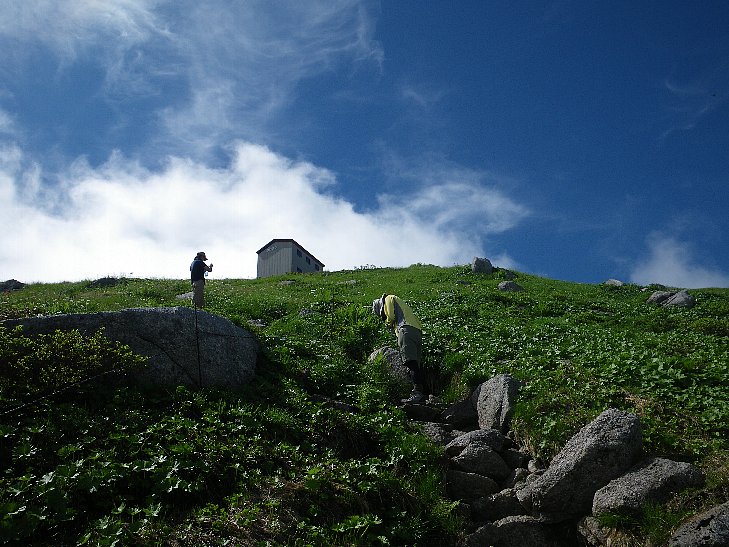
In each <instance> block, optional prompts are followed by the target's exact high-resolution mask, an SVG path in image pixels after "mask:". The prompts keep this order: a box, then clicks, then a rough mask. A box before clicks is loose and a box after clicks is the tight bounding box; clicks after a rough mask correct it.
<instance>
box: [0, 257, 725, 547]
mask: <svg viewBox="0 0 729 547" xmlns="http://www.w3.org/2000/svg"><path fill="white" fill-rule="evenodd" d="M286 280H292V281H294V283H291V284H285V283H282V281H286ZM502 280H503V275H502V274H501V272H498V271H497V272H496V273H495V274H493V275H490V276H483V275H475V274H472V273H471V272H470V267H460V266H457V267H451V268H439V267H434V266H427V265H413V266H411V267H409V268H402V269H393V268H380V269H363V270H357V271H349V272H334V273H322V274H312V275H297V276H282V277H278V278H268V279H258V280H233V279H229V280H215V279H213V280H211V281H210V282H209V283H208V286H207V292H206V297H207V304H208V305H207V309H208V311H210V312H212V313H217V314H220V315H222V316H225V317H228V318H229V319H231V320H232V321H233V322H235V323H236V324H238V325H240V326H242V327H244V328H250V329H251V330H253V332H255V334H256V336H257V337H259V339H260V340H261V342H262V345H263V347H264V356H263V360H262V363H261V364H260V366H259V370H258V374H257V377H256V379H255V381H254V382H253V383H251V385H250V386H248V387H247V388H246V389H244V390H242V391H241V392H236V393H225V392H216V391H210V390H205V391H202V392H192V391H189V390H186V389H183V388H180V389H178V390H171V391H169V392H164V391H157V392H151V393H150V392H142V391H139V390H136V389H132V388H123V389H119V390H117V391H116V392H112V393H104V392H103V390H99V389H93V388H91V387H90V386H85V385H81V386H78V387H76V388H74V389H72V390H66V391H64V392H63V393H62V394H60V395H58V396H55V397H50V398H48V399H43V400H42V401H40V402H38V403H36V404H34V405H31V406H30V407H26V408H25V409H24V411H23V412H22V413H13V412H10V413H7V410H8V409H10V408H12V407H13V406H14V404H15V403H17V402H18V401H26V400H27V399H28V398H29V396H30V395H31V394H32V393H35V391H34V390H38V391H39V392H44V393H45V391H47V389H48V387H49V386H53V385H54V384H53V382H52V381H51V379H49V374H48V373H44V375H43V376H42V377H43V378H44V382H46V384H44V385H31V384H32V382H30V383H29V382H28V381H27V378H26V380H25V381H24V383H23V382H19V381H18V378H19V377H20V375H19V374H18V373H17V370H18V369H17V366H16V367H15V368H12V367H10V368H9V365H8V363H10V362H11V361H12V360H13V359H15V361H13V362H15V363H16V365H17V361H18V360H17V359H16V358H15V357H12V356H10V351H9V350H8V348H11V347H14V348H16V350H15V351H16V354H17V348H18V347H19V346H23V344H26V345H27V344H30V345H31V346H33V344H36V346H37V345H38V344H39V342H38V341H35V342H28V341H27V340H26V341H23V340H22V339H19V338H16V339H13V340H12V341H8V339H7V337H8V336H10V334H9V333H8V332H7V331H6V332H5V333H4V336H5V337H6V338H5V339H3V340H4V342H3V345H4V348H5V349H3V348H0V358H2V359H3V361H0V365H3V368H2V371H0V372H1V373H2V377H0V387H2V389H3V391H2V393H1V394H0V395H1V396H2V399H0V404H1V405H2V406H0V413H1V414H0V469H2V470H3V471H0V515H3V516H0V519H1V520H0V538H2V539H3V540H5V541H8V542H10V543H12V542H17V543H18V544H33V543H36V544H42V543H47V542H48V541H49V540H52V541H53V542H55V543H59V544H73V543H84V542H85V543H87V544H94V545H99V544H107V545H111V544H114V542H115V541H116V542H117V544H119V545H127V544H145V545H154V544H160V545H161V544H183V543H185V544H202V543H209V544H218V543H221V544H222V541H223V539H224V538H226V539H228V540H230V541H232V544H239V545H250V544H260V545H265V544H270V545H277V544H280V545H284V544H285V545H334V544H336V545H342V544H346V545H402V544H407V545H427V544H433V543H434V542H437V543H442V544H444V545H453V544H455V543H456V542H457V541H458V539H459V537H460V535H461V533H462V523H461V521H460V519H459V517H458V511H457V510H456V509H455V505H454V504H453V503H452V502H450V501H449V500H448V499H446V497H445V494H444V485H443V483H442V473H443V463H442V460H441V458H440V450H439V449H438V447H435V446H433V445H431V444H430V443H428V442H427V441H426V440H425V439H424V438H423V437H422V436H421V435H419V434H418V433H416V431H415V430H414V428H413V426H412V424H410V423H409V422H408V421H407V419H406V418H405V416H404V415H403V414H402V412H401V411H399V410H398V409H397V408H396V407H395V406H394V405H393V401H394V400H396V399H397V398H398V397H400V396H401V395H404V394H403V393H402V392H401V391H400V390H402V387H401V386H399V385H398V384H396V383H393V382H391V381H390V380H389V379H388V377H387V376H385V375H383V374H382V371H381V369H380V368H379V366H378V365H376V364H368V363H367V356H368V355H369V353H370V352H371V351H372V350H373V349H375V348H377V347H379V346H382V345H387V344H390V345H391V344H393V343H394V337H393V335H392V333H390V332H387V331H386V330H384V328H383V326H382V325H381V323H379V322H378V321H377V320H376V319H375V318H374V317H373V316H372V315H371V313H370V306H371V302H372V299H373V298H376V297H377V296H379V295H380V294H382V293H383V292H390V293H396V294H398V295H399V296H401V297H403V298H404V299H405V300H406V301H407V302H409V303H410V304H411V306H412V307H413V309H414V311H415V312H416V314H418V315H419V316H420V318H421V320H422V322H423V324H424V328H425V335H424V344H425V353H426V362H425V364H426V366H427V367H428V368H429V370H430V371H431V374H432V377H433V378H434V382H435V384H436V388H437V390H438V392H439V394H440V396H441V398H442V399H443V400H444V401H445V402H452V401H456V400H458V399H460V398H461V397H464V396H465V395H466V394H467V393H468V392H469V390H470V389H471V388H472V387H474V386H475V385H477V384H478V383H479V382H482V381H484V380H486V379H488V378H490V377H491V376H493V375H494V374H498V373H502V372H507V373H509V374H511V375H513V376H515V377H516V378H519V379H520V380H522V381H523V382H524V387H523V388H522V391H521V393H520V399H519V401H518V404H517V407H516V413H515V417H514V421H513V429H514V431H515V434H516V437H517V438H518V439H519V441H520V442H522V443H523V444H524V445H525V446H527V447H529V449H530V450H531V451H532V453H533V455H534V456H535V457H537V458H539V459H541V460H543V461H544V462H548V461H549V459H550V458H551V457H552V456H553V455H554V454H555V453H556V452H557V451H558V450H559V449H560V448H561V447H562V446H563V445H564V443H565V442H566V441H567V440H568V439H569V438H570V437H571V436H572V435H573V434H574V433H575V432H576V431H577V430H578V429H579V428H580V427H582V426H583V425H585V424H586V423H588V422H589V421H590V420H592V419H593V418H594V417H595V416H597V415H598V414H599V413H600V412H601V411H602V410H604V409H606V408H609V407H617V408H621V409H624V410H627V411H630V412H635V413H636V414H638V415H639V416H640V418H641V420H642V423H643V437H644V445H645V448H646V452H647V453H649V454H655V455H664V456H669V457H674V458H677V459H683V460H689V461H693V462H695V463H696V464H697V465H699V466H701V467H702V468H704V469H705V470H706V471H707V474H708V476H709V480H708V481H707V486H706V488H705V489H704V490H703V491H702V492H687V493H684V494H683V495H681V496H678V497H676V498H674V499H673V500H671V501H670V502H669V503H667V504H666V505H665V506H660V507H652V508H650V511H649V512H647V514H646V515H645V516H644V517H643V518H642V520H641V519H638V520H635V521H631V522H622V521H621V522H619V523H618V524H619V525H620V526H622V527H623V528H625V529H626V530H629V533H630V534H631V537H635V538H636V542H637V543H636V544H641V543H645V542H647V541H648V540H650V541H652V542H653V543H654V544H660V542H661V541H665V540H666V538H667V535H666V532H667V531H668V532H670V530H669V528H671V527H672V526H674V525H675V523H676V522H677V521H678V519H680V518H681V517H683V516H684V515H686V514H690V513H693V512H696V511H699V510H701V509H703V508H706V507H708V506H709V505H710V504H711V503H717V502H720V501H724V500H725V499H726V495H727V491H729V441H728V439H729V426H728V425H727V424H729V290H724V289H704V290H692V291H690V292H691V293H692V294H693V295H694V296H695V297H696V299H697V306H696V307H695V308H693V309H691V310H686V309H675V310H667V309H662V308H656V307H653V306H649V305H647V304H645V301H646V299H647V298H648V296H649V295H650V294H651V293H650V291H648V292H643V291H641V289H640V288H639V287H636V286H632V285H626V286H624V287H619V288H616V287H608V286H604V285H585V284H575V283H567V282H561V281H555V280H549V279H544V278H539V277H535V276H530V275H524V274H520V275H519V277H518V279H517V282H518V283H519V284H520V285H522V286H523V287H524V288H525V291H524V292H521V293H503V292H500V291H498V290H497V285H498V283H499V282H500V281H502ZM188 291H189V283H187V282H186V281H179V280H158V279H123V280H121V282H120V283H118V284H117V285H114V286H109V287H98V288H95V287H94V286H93V285H92V283H90V282H88V281H87V282H79V283H61V284H35V285H28V286H26V288H25V289H23V290H21V291H17V292H12V293H6V294H2V295H0V319H6V318H14V317H24V316H30V315H37V314H53V313H73V312H94V311H108V310H118V309H123V308H127V307H148V306H176V305H189V304H188V303H187V302H184V301H179V300H177V299H176V298H175V296H176V295H177V294H181V293H185V292H188ZM252 320H255V321H258V322H262V323H263V324H265V327H257V326H256V327H251V326H249V324H248V322H249V321H252ZM64 340H66V339H65V338H64ZM65 343H66V344H67V345H69V346H70V347H71V348H72V349H73V348H75V349H74V351H77V353H78V350H82V349H83V347H84V344H85V343H86V342H84V341H83V340H78V339H76V338H72V339H71V340H70V341H69V340H66V342H65ZM88 343H89V344H92V346H93V347H97V349H98V346H99V343H100V342H99V340H98V339H96V340H95V341H94V340H92V341H89V342H88ZM94 344H95V345H94ZM23 347H25V346H23ZM37 347H40V346H37ZM58 347H59V348H60V347H62V344H61V345H59V346H58ZM44 348H45V349H44V350H43V351H45V353H42V352H38V353H37V354H38V355H41V354H43V355H45V357H44V359H46V362H47V361H48V356H49V355H50V357H51V359H50V361H51V362H55V363H56V364H55V370H56V372H54V374H52V375H51V376H56V375H58V377H57V378H56V380H57V383H62V382H61V381H59V380H58V378H66V376H63V374H66V372H64V370H66V371H67V370H68V369H70V368H72V367H71V366H70V365H69V364H68V362H69V360H68V355H69V351H70V350H69V351H64V352H63V355H64V356H66V357H65V359H66V361H64V358H61V357H62V356H61V355H60V354H59V355H58V358H57V359H53V356H54V353H53V351H52V349H48V344H46V346H44ZM31 349H32V348H31ZM26 351H30V350H28V349H27V347H26ZM114 351H116V352H117V353H118V355H117V361H118V363H117V365H119V366H127V365H128V366H133V365H134V363H133V362H132V361H133V359H132V357H131V356H129V355H128V354H125V353H124V352H123V350H122V349H119V348H117V349H116V350H115V349H114V348H106V349H104V351H101V350H98V351H97V354H99V357H98V358H97V359H96V360H94V359H91V358H89V359H86V361H84V362H85V365H84V366H85V367H86V369H85V370H88V371H90V372H91V371H94V370H100V369H103V368H104V367H108V366H111V365H109V363H108V362H107V361H108V356H109V354H110V352H111V354H112V355H113V354H114ZM104 352H105V353H104ZM31 353H32V352H31ZM70 354H73V351H70ZM80 354H81V355H83V352H81V353H80ZM34 355H35V354H34ZM29 359H31V358H30V357H28V358H27V359H26V365H27V366H30V365H29V364H28V360H29ZM104 359H106V361H104ZM38 361H39V359H36V361H35V362H36V364H37V363H38ZM41 361H42V360H41ZM59 363H60V364H59ZM64 363H66V365H64ZM39 366H40V365H39ZM64 367H65V368H64ZM46 368H48V367H46ZM13 371H14V372H13ZM11 372H12V373H11ZM37 377H38V378H40V377H41V375H38V376H37ZM67 377H68V378H71V379H73V378H75V376H74V375H68V374H67ZM13 378H14V379H15V380H13ZM44 390H45V391H44ZM331 400H337V401H341V402H345V403H348V404H351V405H356V406H357V407H358V408H359V409H360V411H359V412H358V413H351V412H346V411H342V410H338V409H337V408H336V407H334V406H332V405H330V404H328V402H327V401H331ZM665 523H670V525H666V524H665ZM661 534H662V535H661ZM656 542H658V543H656Z"/></svg>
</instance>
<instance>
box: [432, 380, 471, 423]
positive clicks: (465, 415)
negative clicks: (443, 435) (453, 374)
mask: <svg viewBox="0 0 729 547" xmlns="http://www.w3.org/2000/svg"><path fill="white" fill-rule="evenodd" d="M480 392H481V386H478V387H477V388H476V389H475V390H473V392H472V393H471V395H470V396H468V397H467V398H465V399H464V400H462V401H459V402H457V403H454V404H452V405H451V406H449V407H448V408H446V409H445V410H444V411H443V413H442V414H441V416H440V419H441V421H442V422H444V423H447V424H452V425H454V426H456V427H460V428H463V429H469V428H471V427H478V413H477V412H476V402H477V401H478V396H479V394H480Z"/></svg>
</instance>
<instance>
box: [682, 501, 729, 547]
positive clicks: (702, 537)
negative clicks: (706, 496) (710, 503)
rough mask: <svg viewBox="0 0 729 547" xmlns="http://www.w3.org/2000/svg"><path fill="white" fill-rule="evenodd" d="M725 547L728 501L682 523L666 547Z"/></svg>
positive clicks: (728, 539) (728, 535)
mask: <svg viewBox="0 0 729 547" xmlns="http://www.w3.org/2000/svg"><path fill="white" fill-rule="evenodd" d="M727 545H729V501H728V502H726V503H724V504H722V505H717V506H716V507H714V508H712V509H709V510H708V511H706V512H704V513H701V514H699V515H696V516H694V517H693V518H691V519H690V520H689V521H687V522H685V523H683V524H682V525H681V526H679V528H678V530H676V532H675V533H674V534H673V535H672V536H671V539H670V540H669V541H668V547H726V546H727Z"/></svg>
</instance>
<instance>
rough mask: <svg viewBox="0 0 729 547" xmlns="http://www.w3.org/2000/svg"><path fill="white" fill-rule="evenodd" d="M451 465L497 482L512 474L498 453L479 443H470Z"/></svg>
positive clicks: (452, 460) (452, 459)
mask: <svg viewBox="0 0 729 547" xmlns="http://www.w3.org/2000/svg"><path fill="white" fill-rule="evenodd" d="M451 464H453V465H454V466H455V467H456V468H457V469H460V470H461V471H466V472H467V473H477V474H479V475H484V476H485V477H489V478H492V479H494V480H495V481H497V482H500V481H503V480H504V479H506V478H507V477H508V476H509V475H510V474H511V469H509V466H508V465H506V462H504V459H503V458H502V457H501V456H499V454H498V452H496V451H495V450H494V449H493V448H491V447H490V446H488V445H487V444H485V443H480V442H478V441H476V442H471V443H469V444H468V445H467V446H466V448H464V449H463V451H462V452H461V453H460V454H458V456H455V457H454V458H451Z"/></svg>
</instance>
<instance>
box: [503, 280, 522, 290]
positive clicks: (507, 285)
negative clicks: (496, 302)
mask: <svg viewBox="0 0 729 547" xmlns="http://www.w3.org/2000/svg"><path fill="white" fill-rule="evenodd" d="M499 290H500V291H504V292H521V291H523V290H524V287H522V286H521V285H519V284H518V283H516V282H514V281H502V282H501V283H499Z"/></svg>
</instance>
